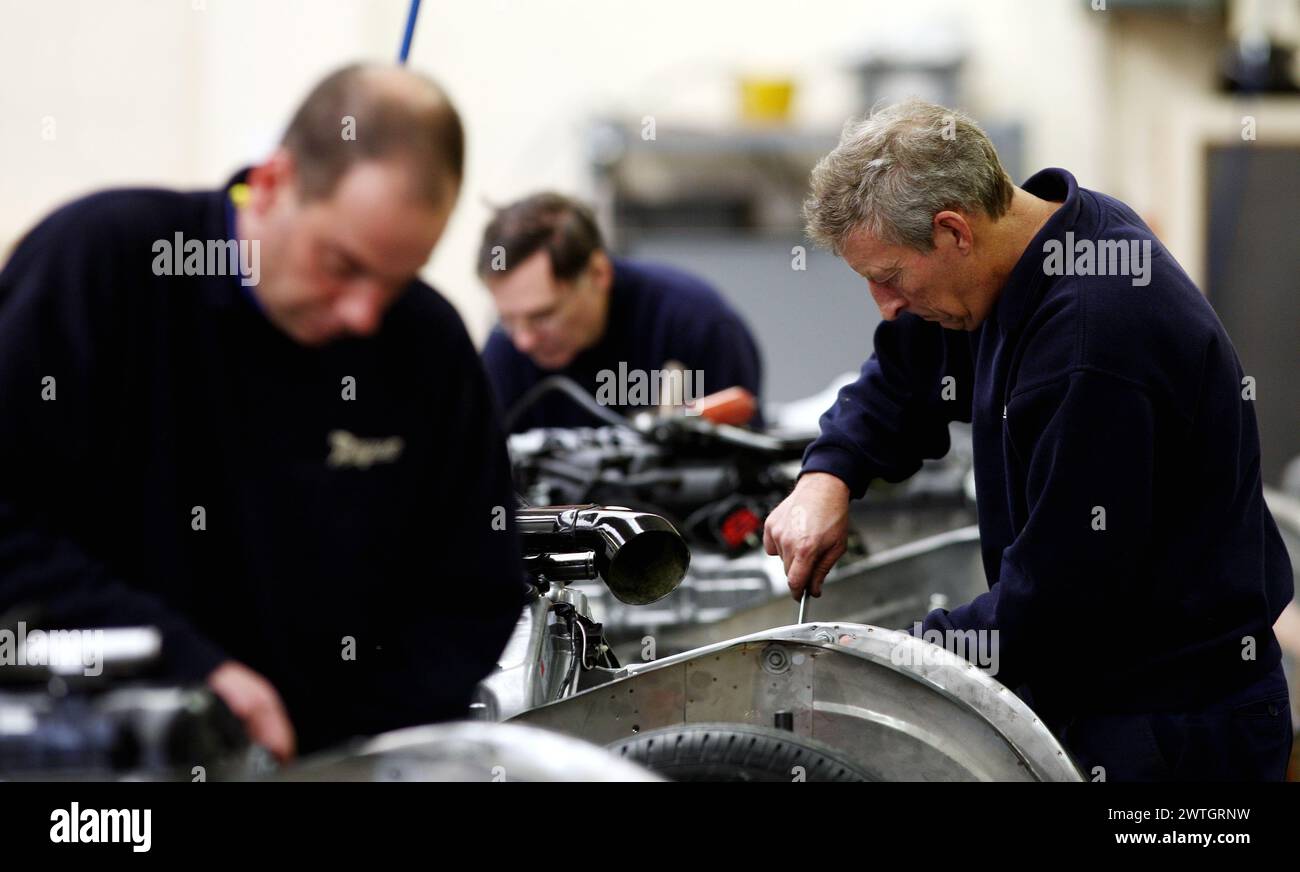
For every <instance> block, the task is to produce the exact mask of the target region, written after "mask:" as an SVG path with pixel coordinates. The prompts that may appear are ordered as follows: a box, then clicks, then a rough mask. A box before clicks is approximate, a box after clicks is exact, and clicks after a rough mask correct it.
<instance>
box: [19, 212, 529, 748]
mask: <svg viewBox="0 0 1300 872" xmlns="http://www.w3.org/2000/svg"><path fill="white" fill-rule="evenodd" d="M226 202H227V198H226V196H225V192H224V191H207V192H199V193H176V192H168V191H162V190H125V191H111V192H106V193H101V194H97V195H94V196H90V197H87V198H85V199H83V200H80V201H78V202H75V203H72V204H71V205H68V206H65V207H63V208H62V209H60V210H58V211H57V212H55V213H54V214H53V215H52V216H50V217H49V218H47V219H46V220H45V221H44V222H42V223H41V224H40V225H39V226H38V227H36V228H35V229H34V230H33V231H32V232H31V233H30V234H29V235H28V236H27V237H26V239H24V240H23V241H22V243H21V244H20V245H19V246H18V247H17V249H16V250H15V252H14V253H13V255H12V258H11V259H10V260H9V262H8V264H7V265H6V267H5V269H4V271H3V272H2V273H0V614H5V613H8V614H9V615H10V619H11V620H13V619H18V618H21V617H23V616H26V617H27V618H28V625H29V628H35V627H41V628H50V627H103V626H122V625H143V624H148V625H153V626H156V627H159V628H160V629H161V630H162V632H163V636H164V658H165V661H166V662H165V675H166V676H167V677H169V678H172V679H175V680H180V681H201V680H202V679H203V678H204V677H205V676H206V675H207V674H208V673H209V672H210V671H211V670H212V669H213V667H215V666H217V665H218V664H219V663H220V662H221V661H223V660H225V659H227V658H233V659H236V660H239V661H241V662H243V663H245V664H247V665H248V666H250V667H251V668H253V669H254V670H256V671H258V672H260V673H261V674H263V675H264V676H266V677H267V678H268V679H269V680H270V681H271V682H272V684H274V685H275V687H276V688H277V689H278V690H279V692H280V694H281V695H282V697H283V698H284V701H285V703H286V706H287V708H288V711H289V715H290V718H291V719H292V721H293V724H294V726H295V728H296V730H297V732H298V738H299V747H300V749H302V750H308V751H309V750H312V749H314V748H319V747H322V746H325V745H328V744H331V743H333V742H336V741H339V740H341V739H345V738H347V737H349V736H352V735H357V734H371V733H375V732H378V731H382V730H387V729H392V728H396V727H401V726H406V725H412V724H419V723H426V722H430V721H434V720H441V719H447V718H453V717H458V716H463V715H464V714H465V713H466V711H467V708H468V703H469V700H470V695H471V693H472V690H473V688H474V685H475V684H476V683H477V682H478V681H479V680H480V679H481V678H482V677H483V676H484V675H486V674H487V673H488V672H489V671H490V670H491V669H492V668H493V666H494V664H495V661H496V659H497V657H498V655H499V654H500V652H501V650H502V648H503V647H504V645H505V642H506V640H507V638H508V637H509V634H510V632H511V630H512V628H513V626H514V622H515V620H516V619H517V616H518V614H519V612H520V608H521V605H522V597H521V593H522V589H521V587H520V571H519V563H518V543H517V541H516V539H515V532H514V528H513V523H512V522H511V523H507V524H506V526H505V528H504V529H501V524H500V523H495V524H494V521H495V520H497V519H498V518H500V517H502V513H501V512H498V511H497V510H496V507H498V506H501V507H504V516H505V517H506V518H507V519H508V518H509V515H510V511H511V509H512V507H513V503H512V490H511V484H510V472H509V465H508V460H507V457H506V452H505V445H504V436H503V434H502V433H501V431H500V426H499V423H498V420H497V417H496V412H495V406H494V403H493V401H492V397H491V393H490V388H489V387H488V383H487V379H486V378H485V376H484V374H483V369H482V366H481V364H480V363H479V360H478V356H477V354H476V353H475V349H474V347H473V344H472V343H471V341H470V339H469V337H468V335H467V333H466V331H465V329H464V326H463V324H462V323H461V321H460V318H459V317H458V315H457V313H456V312H455V310H454V309H453V308H452V306H451V305H450V304H449V303H448V302H447V301H446V300H445V299H443V298H442V297H441V296H440V295H438V294H437V293H436V292H435V291H434V290H433V289H431V288H430V287H428V286H427V285H424V284H422V283H421V282H419V281H416V282H413V283H412V285H411V286H410V287H409V288H408V289H407V290H406V291H405V293H404V295H403V296H402V297H401V298H400V299H399V300H398V302H397V303H396V304H395V305H394V306H393V307H392V308H391V309H390V310H389V311H388V313H387V315H386V316H385V318H384V321H383V324H382V327H381V329H380V331H379V332H378V333H377V334H376V335H375V336H373V337H370V338H366V339H361V338H349V339H345V340H340V341H338V342H335V343H333V344H331V345H329V346H326V347H323V348H319V349H312V348H306V347H302V346H299V345H297V344H295V343H294V342H292V341H291V340H290V339H289V338H288V337H287V336H286V335H284V334H283V333H281V332H280V331H279V330H277V329H276V328H275V327H273V326H272V325H271V323H270V322H269V321H268V320H267V319H266V318H265V317H264V316H263V314H262V313H261V311H260V309H259V308H258V307H257V305H256V303H255V302H254V301H253V298H252V297H251V296H250V295H249V294H248V293H247V289H246V288H244V287H242V286H241V285H240V283H239V281H238V280H237V279H236V278H234V277H231V276H228V275H219V276H209V277H194V276H166V275H163V276H158V275H155V274H154V272H153V268H152V267H153V262H154V259H155V253H154V252H153V250H152V245H153V243H154V242H155V240H169V241H171V240H173V239H174V237H175V234H176V233H181V234H183V238H184V239H186V240H190V239H194V240H221V239H224V238H226V237H227V233H228V219H227V215H226V211H225V210H226ZM47 378H52V379H53V382H49V381H47ZM349 378H350V379H352V380H354V381H352V382H346V381H345V379H349ZM349 386H351V387H354V388H355V399H345V398H344V394H345V390H347V388H348V387H349ZM51 388H52V389H53V394H52V395H51V394H50V393H49V389H51ZM339 434H344V435H339ZM357 440H370V441H357ZM396 440H400V442H399V441H396ZM340 443H342V447H340ZM367 446H368V450H367ZM196 507H199V508H201V510H202V511H201V512H199V511H196ZM494 512H495V514H494ZM196 527H205V529H195V528H196ZM345 637H347V638H345ZM349 639H350V640H352V642H354V643H355V645H354V646H351V648H350V645H349V641H348V640H349ZM349 654H354V657H353V658H351V659H349V658H348V657H347V656H346V655H349Z"/></svg>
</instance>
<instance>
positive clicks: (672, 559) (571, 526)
mask: <svg viewBox="0 0 1300 872" xmlns="http://www.w3.org/2000/svg"><path fill="white" fill-rule="evenodd" d="M515 524H516V526H517V528H518V530H519V533H520V536H521V538H522V540H523V543H524V554H525V555H526V556H527V555H532V556H534V557H537V556H539V555H542V554H548V553H572V552H582V551H587V550H590V551H593V552H594V553H595V559H596V570H597V571H598V572H599V574H600V577H601V579H602V580H603V581H604V582H605V585H606V586H607V587H608V588H609V590H610V593H612V594H613V595H614V596H615V597H617V598H618V599H619V600H621V601H622V602H625V603H629V604H631V605H646V604H648V603H652V602H654V601H655V600H659V599H662V598H663V597H665V596H667V595H668V594H669V593H671V592H672V591H673V589H674V588H676V587H677V585H678V584H680V583H681V580H682V576H683V575H685V574H686V569H687V567H688V566H689V565H690V562H691V553H690V550H689V549H688V548H687V547H686V543H684V542H683V541H682V539H681V536H680V535H678V533H677V531H676V530H675V529H674V528H673V526H672V524H670V523H668V522H667V521H665V520H664V519H663V518H661V517H659V516H658V515H652V514H650V513H648V512H634V511H631V510H629V509H622V508H618V507H606V506H597V505H594V504H592V505H580V506H547V507H542V508H525V509H518V510H517V511H516V512H515Z"/></svg>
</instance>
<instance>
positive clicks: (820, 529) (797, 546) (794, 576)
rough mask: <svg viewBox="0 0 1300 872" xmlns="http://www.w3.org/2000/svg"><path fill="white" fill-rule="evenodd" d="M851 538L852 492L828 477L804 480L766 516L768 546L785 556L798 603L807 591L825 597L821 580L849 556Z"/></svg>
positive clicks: (808, 476)
mask: <svg viewBox="0 0 1300 872" xmlns="http://www.w3.org/2000/svg"><path fill="white" fill-rule="evenodd" d="M848 537H849V487H848V485H846V484H845V483H844V482H843V481H841V480H840V479H838V478H836V477H835V476H833V475H831V474H830V473H826V472H810V473H808V474H806V475H803V476H800V477H799V483H798V484H796V485H795V488H794V492H793V493H792V494H790V496H788V497H786V498H785V500H784V501H783V502H782V503H781V505H779V506H777V507H776V508H775V509H774V510H773V511H772V514H770V515H768V516H767V523H765V524H764V525H763V547H764V549H766V550H767V553H768V554H779V555H781V562H782V563H784V564H785V578H786V583H787V584H789V585H790V595H791V596H793V597H794V598H795V599H796V600H798V599H799V598H800V597H802V596H803V590H804V587H805V586H807V587H808V592H809V593H811V594H812V595H813V596H821V595H822V581H823V580H824V579H825V578H826V574H827V573H828V572H830V571H831V567H832V566H834V565H835V561H837V560H839V559H840V558H841V557H843V556H844V551H845V549H846V548H847V543H848Z"/></svg>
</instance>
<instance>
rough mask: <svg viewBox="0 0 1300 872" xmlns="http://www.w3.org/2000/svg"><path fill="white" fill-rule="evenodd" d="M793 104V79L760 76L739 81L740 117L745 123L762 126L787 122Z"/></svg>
mask: <svg viewBox="0 0 1300 872" xmlns="http://www.w3.org/2000/svg"><path fill="white" fill-rule="evenodd" d="M793 103H794V80H793V79H782V78H771V77H760V76H743V77H741V79H740V117H741V118H743V119H744V120H745V121H753V122H759V123H763V124H772V123H779V122H785V121H789V120H790V107H791V105H792V104H793Z"/></svg>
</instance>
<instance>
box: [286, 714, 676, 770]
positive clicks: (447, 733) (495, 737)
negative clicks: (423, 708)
mask: <svg viewBox="0 0 1300 872" xmlns="http://www.w3.org/2000/svg"><path fill="white" fill-rule="evenodd" d="M273 780H275V781H605V782H608V781H662V780H663V779H662V778H660V777H659V776H657V775H655V774H654V773H653V772H651V771H650V770H648V769H645V768H644V767H642V766H638V765H636V764H635V763H633V762H631V761H628V760H624V759H622V758H620V757H619V756H617V755H615V754H612V753H610V752H608V751H605V750H604V749H602V748H598V747H595V746H594V745H591V744H589V743H587V742H584V741H581V740H578V739H575V738H572V737H570V736H563V735H559V734H556V733H554V732H550V731H547V730H540V729H537V728H535V727H528V726H523V725H520V724H490V723H481V722H459V723H450V724H437V725H434V726H426V727H411V728H409V729H405V730H396V731H394V732H391V733H384V734H382V735H379V736H375V737H374V738H372V739H369V740H367V741H365V742H363V743H361V744H360V745H358V746H356V747H355V748H352V749H349V750H346V751H342V752H329V753H325V754H320V755H317V756H315V757H312V758H309V759H306V760H303V761H301V762H300V763H298V764H296V765H294V766H292V767H290V768H288V769H286V770H283V771H282V772H280V773H278V774H277V775H275V776H274V778H273Z"/></svg>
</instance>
